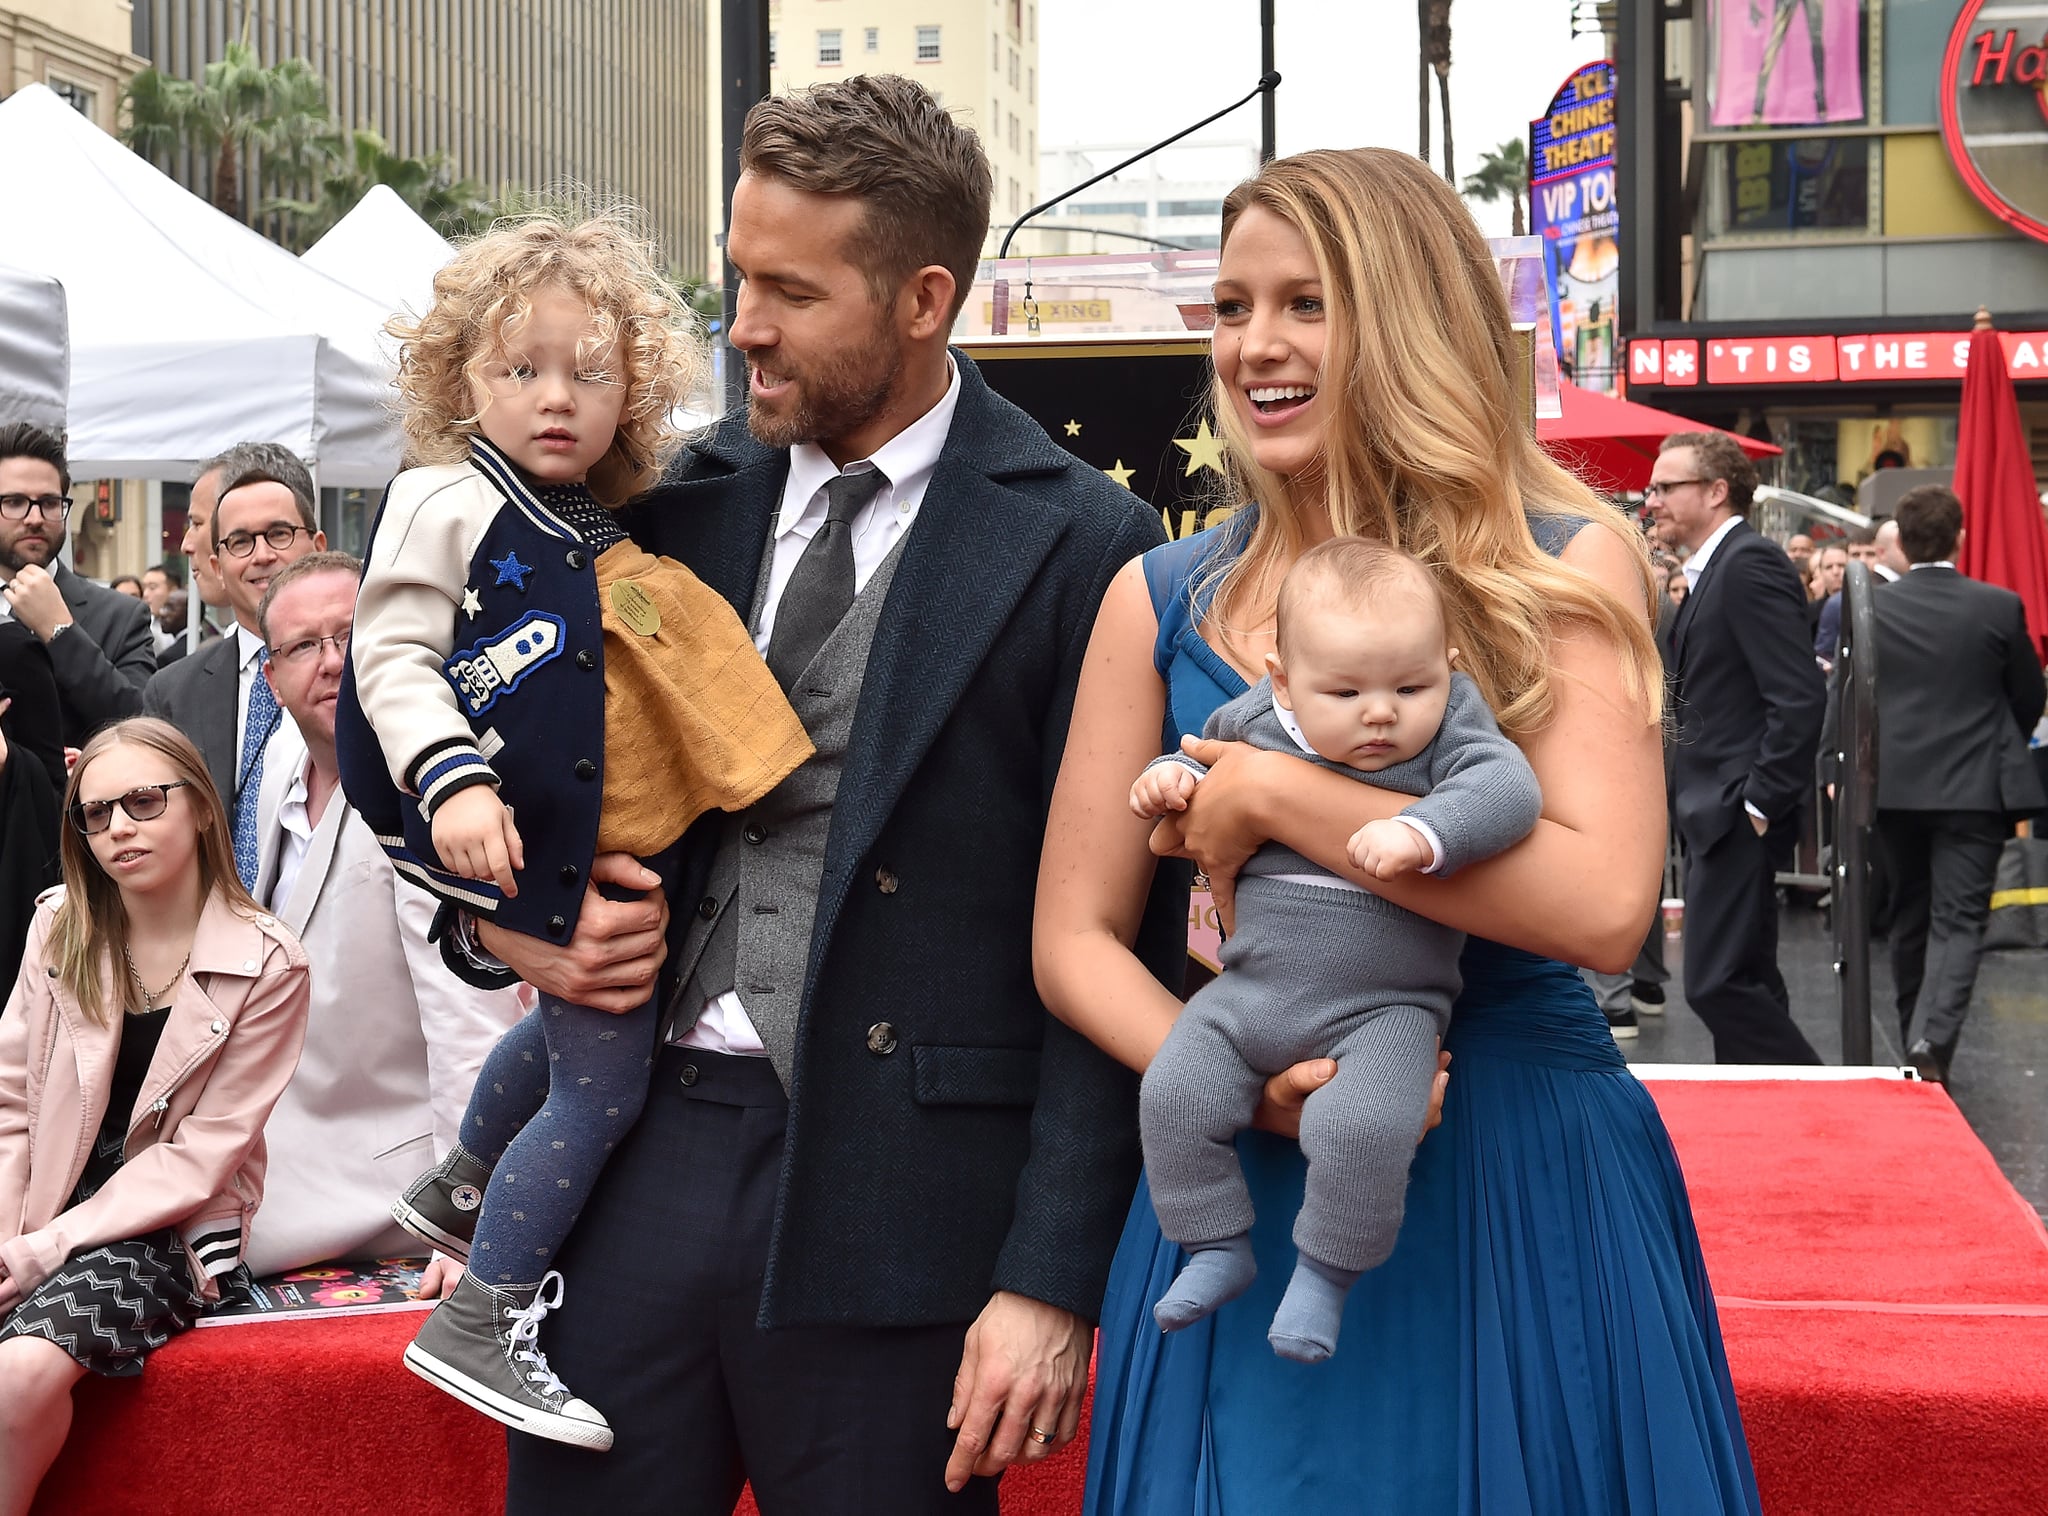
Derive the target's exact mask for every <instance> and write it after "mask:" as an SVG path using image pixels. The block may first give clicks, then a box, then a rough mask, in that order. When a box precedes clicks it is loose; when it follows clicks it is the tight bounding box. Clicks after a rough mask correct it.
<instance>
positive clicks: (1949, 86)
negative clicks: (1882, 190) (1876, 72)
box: [1941, 0, 2048, 242]
mask: <svg viewBox="0 0 2048 1516" xmlns="http://www.w3.org/2000/svg"><path fill="white" fill-rule="evenodd" d="M1984 9H1985V0H1964V5H1963V8H1962V10H1961V12H1960V13H1959V14H1958V15H1957V16H1956V24H1955V28H1954V30H1952V31H1951V32H1950V33H1949V37H1948V49H1947V51H1946V52H1945V53H1944V54H1943V55H1942V72H1941V139H1942V141H1943V143H1944V144H1946V145H1947V147H1948V156H1949V161H1950V162H1952V163H1953V164H1954V165H1955V169H1956V173H1957V174H1958V175H1959V176H1960V177H1961V178H1962V181H1963V183H1964V184H1965V185H1967V186H1968V187H1969V190H1970V193H1971V194H1972V195H1975V196H1976V197H1977V199H1978V200H1979V201H1980V202H1982V204H1983V205H1984V207H1985V209H1987V210H1989V211H1990V212H1991V214H1992V215H1994V216H1996V217H1998V218H1999V220H2001V221H2003V222H2005V223H2006V224H2007V225H2008V226H2011V227H2012V228H2014V229H2015V230H2016V231H2021V232H2024V233H2026V234H2027V235H2028V236H2029V237H2033V238H2035V239H2037V240H2039V241H2042V242H2048V178H2044V176H2043V175H2042V173H2041V149H2042V145H2043V142H2044V141H2048V137H2044V133H2043V131H2042V128H2043V125H2044V118H2048V95H2044V94H2043V89H2044V87H2048V34H2044V35H2035V36H2029V35H2025V34H2023V33H2022V32H2021V31H2020V30H2019V29H2018V28H2017V27H2014V26H2006V25H2001V24H1999V23H2000V22H2002V21H2004V20H2007V19H2020V18H2021V17H2028V18H2031V19H2032V20H2033V22H2034V24H2035V25H2040V24H2041V21H2042V20H2043V19H2044V18H2043V15H2042V12H2041V11H2040V9H2039V7H2034V6H2010V5H2007V6H1997V7H1994V8H1993V9H1992V11H1991V13H1990V15H1988V16H1986V15H1983V14H1982V13H1983V11H1984ZM1980 23H1981V24H1980Z"/></svg>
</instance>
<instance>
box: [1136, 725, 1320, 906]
mask: <svg viewBox="0 0 2048 1516" xmlns="http://www.w3.org/2000/svg"><path fill="white" fill-rule="evenodd" d="M1180 746H1181V751H1182V752H1184V753H1186V754H1187V755H1188V756H1189V757H1190V758H1192V759H1194V760H1195V762H1197V763H1199V764H1202V765H1203V766H1204V767H1206V768H1207V769H1208V770H1209V772H1208V774H1207V775H1205V776H1204V777H1203V779H1202V782H1201V783H1200V784H1198V785H1196V786H1195V789H1194V793H1193V795H1191V796H1190V797H1189V799H1188V807H1187V809H1186V810H1184V811H1177V812H1169V813H1168V814H1167V815H1164V816H1162V817H1160V818H1159V824H1158V825H1157V826H1156V827H1154V828H1153V831H1152V851H1153V852H1154V853H1157V854H1158V855H1159V856H1160V857H1162V858H1192V859H1194V861H1195V865H1196V867H1198V868H1200V869H1201V871H1202V872H1203V873H1204V874H1206V875H1208V878H1209V893H1210V895H1211V896H1213V897H1214V899H1215V901H1216V910H1217V914H1218V915H1219V916H1220V918H1221V919H1222V922H1223V933H1224V935H1225V936H1226V937H1227V936H1229V935H1230V933H1231V932H1232V931H1233V930H1235V929H1236V926H1237V912H1236V898H1235V897H1236V889H1237V871H1238V870H1239V869H1241V868H1243V867H1244V862H1245V860H1246V859H1247V858H1249V857H1251V855H1252V854H1253V853H1255V852H1257V851H1258V849H1259V847H1260V845H1261V844H1262V843H1265V842H1266V841H1268V840H1269V839H1270V838H1271V837H1272V835H1273V834H1272V832H1271V831H1270V830H1268V823H1267V821H1266V819H1265V812H1264V809H1263V807H1264V803H1265V800H1266V797H1267V796H1268V795H1270V794H1276V793H1279V792H1280V791H1281V790H1284V788H1285V787H1286V784H1287V778H1288V775H1289V773H1290V772H1292V773H1296V774H1298V773H1299V771H1300V760H1299V759H1295V758H1290V757H1288V756H1287V755H1286V754H1285V753H1268V752H1265V751H1263V750H1261V749H1259V748H1255V747H1252V746H1251V745H1249V744H1248V743H1243V742H1216V741H1211V740H1210V739H1208V738H1205V737H1184V738H1182V739H1181V744H1180Z"/></svg>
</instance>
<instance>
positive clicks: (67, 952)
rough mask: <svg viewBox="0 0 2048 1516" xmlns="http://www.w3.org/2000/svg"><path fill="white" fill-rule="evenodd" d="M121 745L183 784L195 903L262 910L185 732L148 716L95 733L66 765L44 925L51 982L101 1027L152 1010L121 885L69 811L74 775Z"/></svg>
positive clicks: (75, 785) (216, 797) (251, 800)
mask: <svg viewBox="0 0 2048 1516" xmlns="http://www.w3.org/2000/svg"><path fill="white" fill-rule="evenodd" d="M122 745H126V746H129V747H144V748H148V749H149V750H150V751H151V752H154V753H158V754H161V755H162V756H163V757H164V758H166V759H168V760H169V762H170V765H171V767H172V769H173V770H175V771H176V774H177V777H178V778H180V779H182V780H184V781H185V785H186V788H185V789H184V791H183V792H182V793H183V794H184V795H185V796H186V797H187V800H188V802H189V804H190V805H191V807H192V811H193V813H194V815H195V816H196V817H197V819H198V823H199V892H200V898H201V899H202V900H205V899H210V898H211V897H212V896H214V895H222V896H225V897H226V898H227V900H228V903H229V904H231V905H234V906H236V907H238V908H240V909H241V910H243V911H246V912H247V913H248V914H250V915H252V916H253V915H256V914H257V913H258V912H259V911H260V909H261V907H259V906H258V905H257V904H256V900H255V897H253V896H252V895H251V894H250V893H249V892H248V891H247V890H246V889H244V888H243V887H242V880H241V876H240V875H238V874H237V873H236V872H235V846H234V837H233V835H232V833H231V831H230V829H229V827H228V817H227V810H226V808H225V807H224V806H223V805H222V804H221V803H220V792H219V791H218V790H216V789H215V788H214V787H213V778H212V776H211V775H209V774H208V773H207V772H206V760H205V759H203V758H201V757H200V756H199V749H197V748H195V747H194V746H193V745H192V743H191V742H190V740H189V739H187V737H186V736H185V734H184V733H183V732H181V731H179V730H178V729H177V728H176V727H174V726H172V725H171V724H170V723H169V722H168V721H158V720H156V719H155V718H154V717H150V716H136V717H133V718H132V719H130V720H127V721H117V722H116V723H114V725H112V726H110V727H104V728H102V729H101V730H100V731H99V732H97V733H95V734H94V735H93V737H92V738H91V740H89V741H88V742H87V743H86V744H85V748H84V750H83V751H82V752H80V753H79V755H78V762H76V763H74V764H72V765H71V777H70V778H69V779H68V780H66V781H65V784H64V820H63V825H62V827H61V829H60V830H61V832H62V837H61V840H60V841H59V842H58V845H57V848H58V853H59V856H60V857H61V859H62V861H63V865H64V903H63V904H62V905H60V906H59V907H58V908H57V919H56V921H55V922H54V923H53V924H52V926H51V928H50V948H49V951H50V955H51V958H52V961H53V962H54V963H55V966H56V969H57V982H58V983H59V984H61V985H62V986H63V987H64V990H65V992H66V993H67V994H69V995H70V996H71V998H72V999H73V1000H75V1001H77V1002H78V1007H79V1009H80V1010H82V1011H84V1012H85V1014H86V1016H87V1018H88V1019H90V1020H93V1021H97V1022H100V1023H102V1024H105V1023H106V1022H107V1021H109V1020H111V1019H112V1018H113V1017H115V1016H117V1015H121V1014H124V1013H126V1014H131V1015H132V1014H134V1013H135V1012H138V1011H146V1010H148V1009H150V1007H148V1006H146V1005H143V1004H141V1003H140V1002H139V998H138V996H137V994H136V991H135V982H134V979H133V977H132V976H131V975H130V974H129V973H128V970H127V966H126V965H127V960H126V958H125V956H124V953H125V950H126V948H127V946H128V912H127V910H126V909H125V908H124V907H123V906H122V904H121V887H120V886H119V885H118V884H116V883H114V881H113V880H112V879H111V878H109V877H108V875H107V871H106V870H105V869H103V868H101V867H100V861H99V859H97V858H96V857H94V856H93V851H92V844H91V843H90V842H88V841H87V840H86V837H85V834H84V833H83V832H81V831H79V829H78V828H77V826H76V825H75V824H74V823H73V821H72V819H71V818H72V809H71V808H72V807H73V806H75V805H76V804H78V781H79V776H80V775H82V774H83V773H84V772H85V771H86V769H87V768H89V767H90V766H91V765H92V761H93V759H95V758H97V757H99V756H100V755H101V754H102V753H104V752H106V751H107V750H108V749H109V748H113V747H119V746H122ZM255 800H256V797H255V796H253V795H251V796H250V797H249V803H250V804H252V805H253V804H255ZM109 981H112V982H113V984H114V985H117V986H118V987H119V988H118V993H114V994H109V993H108V990H109Z"/></svg>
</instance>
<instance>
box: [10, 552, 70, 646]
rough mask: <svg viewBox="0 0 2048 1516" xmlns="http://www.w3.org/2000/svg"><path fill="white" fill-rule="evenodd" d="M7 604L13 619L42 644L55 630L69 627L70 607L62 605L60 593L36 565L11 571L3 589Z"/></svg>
mask: <svg viewBox="0 0 2048 1516" xmlns="http://www.w3.org/2000/svg"><path fill="white" fill-rule="evenodd" d="M7 602H8V604H9V605H11V606H12V607H13V608H14V619H15V620H17V621H19V622H20V623H21V624H22V625H23V626H25V627H27V628H28V629H29V630H30V631H32V632H34V633H35V634H36V636H38V637H39V638H41V639H42V640H43V641H45V642H48V641H49V640H50V639H51V638H52V637H54V636H56V635H57V628H58V627H60V626H69V625H70V624H71V607H70V606H68V605H66V604H65V603H64V592H63V591H62V590H60V589H58V588H57V581H56V580H55V579H54V578H52V577H51V574H50V571H49V570H48V569H46V568H44V567H43V566H42V565H41V564H40V563H31V564H27V565H25V566H24V567H22V568H19V569H16V570H15V573H14V578H13V580H12V581H11V582H10V583H9V584H8V585H7Z"/></svg>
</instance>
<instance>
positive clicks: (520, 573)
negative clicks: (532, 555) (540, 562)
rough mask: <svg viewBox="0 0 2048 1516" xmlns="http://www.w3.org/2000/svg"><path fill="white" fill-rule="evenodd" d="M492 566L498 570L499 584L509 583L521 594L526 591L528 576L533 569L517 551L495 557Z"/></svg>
mask: <svg viewBox="0 0 2048 1516" xmlns="http://www.w3.org/2000/svg"><path fill="white" fill-rule="evenodd" d="M491 567H492V568H494V569H496V570H497V571H498V583H499V584H501V585H502V584H509V585H511V586H512V588H514V589H515V590H517V591H519V593H520V594H522V595H523V594H525V593H526V576H527V575H528V574H530V573H532V572H533V570H532V569H530V568H528V567H527V566H526V565H525V564H523V563H521V562H520V561H519V555H518V554H517V553H507V554H506V555H505V556H504V557H502V558H493V559H492V560H491Z"/></svg>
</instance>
